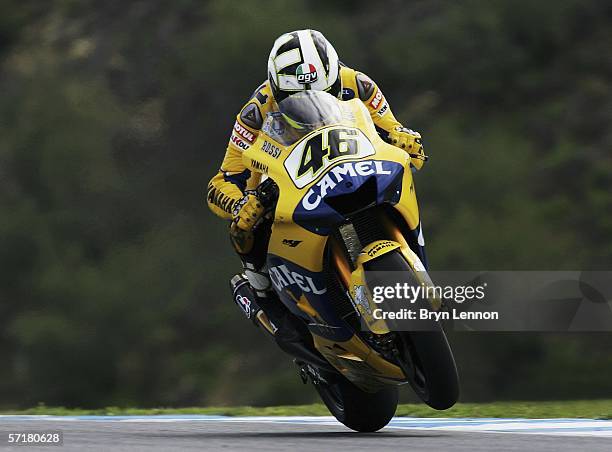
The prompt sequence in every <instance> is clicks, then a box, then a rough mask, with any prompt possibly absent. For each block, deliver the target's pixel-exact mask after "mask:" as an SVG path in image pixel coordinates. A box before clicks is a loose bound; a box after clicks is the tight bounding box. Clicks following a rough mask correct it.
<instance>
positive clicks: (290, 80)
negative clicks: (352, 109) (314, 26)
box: [268, 30, 342, 102]
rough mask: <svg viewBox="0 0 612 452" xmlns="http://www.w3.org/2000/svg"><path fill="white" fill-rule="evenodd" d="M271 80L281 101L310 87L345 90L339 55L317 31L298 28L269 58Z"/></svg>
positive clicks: (335, 93)
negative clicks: (341, 79) (343, 88)
mask: <svg viewBox="0 0 612 452" xmlns="http://www.w3.org/2000/svg"><path fill="white" fill-rule="evenodd" d="M268 80H269V81H270V86H271V87H272V93H273V94H274V98H275V99H276V101H277V102H280V101H282V100H283V99H285V98H286V97H287V96H290V95H291V94H293V93H295V92H298V91H304V90H308V89H312V90H317V91H327V92H328V93H330V94H331V95H333V96H336V97H338V96H339V95H340V93H341V92H342V83H341V81H340V64H339V61H338V54H337V53H336V50H335V49H334V48H333V47H332V45H331V44H330V43H329V41H328V40H327V39H325V37H324V36H323V35H322V34H321V33H320V32H318V31H316V30H297V31H292V32H290V33H285V34H284V35H281V36H280V37H279V38H278V39H277V40H276V41H274V46H273V47H272V51H271V52H270V57H269V58H268Z"/></svg>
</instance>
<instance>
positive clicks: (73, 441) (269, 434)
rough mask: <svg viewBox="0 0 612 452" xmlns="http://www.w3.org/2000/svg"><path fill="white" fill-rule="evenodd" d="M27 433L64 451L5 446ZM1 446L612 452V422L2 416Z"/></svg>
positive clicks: (244, 449)
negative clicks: (365, 428)
mask: <svg viewBox="0 0 612 452" xmlns="http://www.w3.org/2000/svg"><path fill="white" fill-rule="evenodd" d="M27 431H61V432H62V433H63V445H61V446H33V445H19V446H12V445H10V444H8V434H9V433H10V432H27ZM0 440H1V442H0V450H15V451H25V450H40V451H53V450H74V451H76V450H119V451H121V450H142V451H148V452H151V451H156V450H160V451H161V450H164V451H166V450H215V451H217V450H223V451H241V452H245V451H281V450H283V451H284V450H291V451H306V450H307V451H317V452H318V451H330V450H333V451H334V452H340V451H351V452H354V451H358V450H371V451H372V452H378V451H397V450H401V449H406V450H410V451H421V450H424V451H425V450H426V451H429V452H432V451H439V450H452V451H468V450H469V451H490V450H495V451H519V450H520V451H521V452H524V451H551V452H552V451H554V452H557V451H566V450H567V451H570V450H571V451H604V450H605V451H612V421H604V420H588V419H542V420H528V419H455V418H447V419H423V418H394V419H393V420H392V421H391V423H390V424H389V426H387V427H386V428H385V429H383V430H382V431H380V432H378V433H371V434H359V433H355V432H352V431H350V430H348V429H347V428H345V427H344V426H342V425H341V424H339V423H338V422H336V421H335V419H333V418H331V417H224V416H198V415H193V416H112V417H109V416H75V417H59V416H57V417H56V416H0Z"/></svg>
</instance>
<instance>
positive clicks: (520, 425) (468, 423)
mask: <svg viewBox="0 0 612 452" xmlns="http://www.w3.org/2000/svg"><path fill="white" fill-rule="evenodd" d="M0 420H2V421H37V420H39V421H42V420H44V421H58V422H64V421H90V422H91V421H93V422H95V421H98V422H100V421H104V422H109V421H111V422H145V423H149V422H152V423H156V422H159V423H172V422H246V423H282V424H310V425H329V426H338V425H340V424H339V423H338V421H336V419H334V418H333V417H331V416H244V417H237V416H204V415H153V416H29V415H19V416H14V415H0ZM386 428H388V429H404V430H437V431H450V432H477V433H520V434H538V435H554V436H596V437H610V438H612V420H597V419H503V418H410V417H396V418H393V419H392V420H391V422H390V423H389V425H388V426H387V427H386Z"/></svg>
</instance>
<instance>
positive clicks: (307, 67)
mask: <svg viewBox="0 0 612 452" xmlns="http://www.w3.org/2000/svg"><path fill="white" fill-rule="evenodd" d="M295 75H296V76H297V81H298V83H301V84H306V83H312V82H314V81H316V80H317V68H315V67H314V65H313V64H310V63H303V64H300V65H299V66H298V68H297V69H296V71H295Z"/></svg>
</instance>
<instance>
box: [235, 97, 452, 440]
mask: <svg viewBox="0 0 612 452" xmlns="http://www.w3.org/2000/svg"><path fill="white" fill-rule="evenodd" d="M410 160H411V156H410V155H409V154H407V153H406V152H405V151H403V150H401V149H398V148H396V147H394V146H392V145H390V144H388V143H387V142H385V141H384V140H383V138H382V137H381V136H380V135H379V131H377V129H376V127H375V125H374V123H373V121H372V119H371V117H370V113H369V112H368V111H367V109H366V108H365V107H364V105H363V103H362V102H361V101H359V100H358V99H356V100H351V101H344V102H340V101H339V100H338V99H336V98H334V97H333V96H331V95H329V94H327V93H324V92H318V91H305V92H301V93H298V94H294V95H292V96H289V97H288V98H286V99H285V100H283V101H282V102H280V103H279V104H278V111H274V112H271V113H269V114H268V115H267V116H266V118H265V120H264V125H263V127H262V133H260V134H259V136H258V138H257V140H256V141H255V142H254V143H253V145H252V146H251V147H250V148H249V149H247V150H245V151H244V152H243V161H244V163H245V165H246V166H247V168H249V169H250V170H251V171H252V172H255V173H260V174H261V175H262V176H261V180H262V181H263V182H261V183H260V184H259V185H258V187H257V188H256V192H257V195H258V197H259V199H260V201H261V202H262V204H263V205H264V207H265V208H266V211H267V218H268V219H269V222H268V227H270V228H271V232H270V233H269V242H268V254H267V266H268V270H269V274H270V279H271V281H272V285H273V288H274V290H275V291H276V293H277V294H278V297H279V298H280V300H281V301H282V303H283V305H284V307H286V309H287V310H288V312H289V313H290V316H291V317H292V324H293V325H294V329H295V332H296V334H295V335H294V337H291V338H286V337H284V338H283V337H278V336H275V333H276V331H277V329H278V328H277V326H276V325H274V322H273V321H272V320H271V319H270V318H268V317H267V316H266V314H265V313H264V312H263V311H259V313H258V315H257V320H258V321H259V322H260V324H261V325H262V326H263V327H264V328H265V330H266V331H268V332H269V333H270V335H272V336H273V337H275V340H276V342H277V344H278V345H279V346H280V347H281V349H283V350H284V351H285V352H287V353H289V354H290V355H292V356H293V357H294V361H295V363H296V364H297V365H298V366H299V369H300V375H301V377H302V379H303V381H304V383H307V382H308V381H310V382H311V383H312V384H313V385H314V388H315V389H316V391H317V392H318V394H319V396H320V398H321V399H322V401H323V402H324V403H325V405H326V406H327V408H328V409H329V411H330V412H331V413H332V414H333V415H334V416H335V417H336V419H338V421H340V422H341V423H343V424H344V425H346V426H347V427H349V428H351V429H353V430H356V431H359V432H373V431H377V430H379V429H381V428H383V427H384V426H385V425H387V424H388V423H389V421H390V420H391V418H392V417H393V415H394V414H395V411H396V409H397V403H398V387H399V386H401V385H404V384H409V385H410V386H411V387H412V388H413V390H414V392H415V393H416V394H417V396H418V397H419V398H420V399H421V400H422V401H423V402H425V403H426V404H427V405H429V406H430V407H432V408H435V409H438V410H444V409H447V408H450V407H451V406H453V405H454V404H455V402H456V401H457V398H458V395H459V382H458V375H457V368H456V365H455V361H454V358H453V354H452V351H451V349H450V346H449V344H448V341H447V338H446V335H445V333H444V330H443V329H442V326H441V325H440V324H439V323H438V322H435V321H431V322H430V325H428V328H427V329H426V330H424V331H397V330H394V329H393V328H392V327H391V326H390V325H389V323H388V322H386V321H385V320H380V319H377V318H375V317H374V316H373V314H372V312H373V310H374V309H375V308H376V305H375V303H374V302H373V300H372V295H371V289H372V284H373V283H374V282H373V281H372V280H371V279H369V278H368V274H369V272H376V274H383V275H384V274H393V275H394V278H395V279H396V280H397V275H400V280H401V281H404V282H407V283H409V284H413V285H418V284H431V281H430V280H429V278H428V275H427V271H426V265H427V263H426V260H425V254H424V251H423V245H424V243H423V240H422V232H421V225H420V222H419V211H418V205H417V199H416V193H415V188H414V182H413V179H412V173H411V171H410ZM241 240H242V241H243V242H244V237H242V238H241ZM243 282H244V280H243ZM377 282H378V283H380V281H377ZM234 283H235V281H233V290H234V295H235V296H236V292H237V291H238V292H240V293H241V294H242V295H240V294H239V295H238V300H240V301H241V302H242V305H243V306H242V307H243V308H245V305H247V304H250V301H249V297H252V293H250V292H249V291H250V288H249V287H248V284H246V283H244V284H238V285H236V284H234ZM427 301H428V302H429V303H430V304H432V306H431V308H432V309H439V308H440V306H439V304H438V305H436V301H435V300H427ZM247 307H248V306H247Z"/></svg>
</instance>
